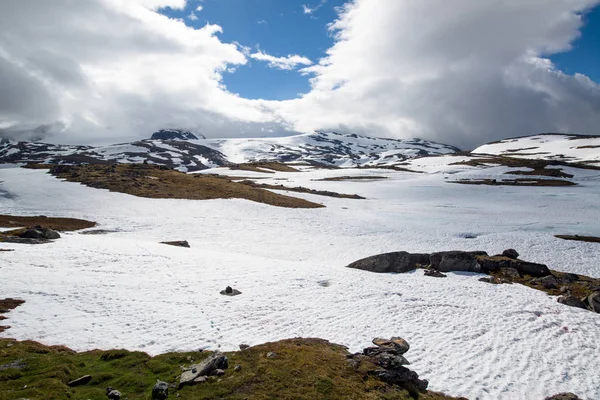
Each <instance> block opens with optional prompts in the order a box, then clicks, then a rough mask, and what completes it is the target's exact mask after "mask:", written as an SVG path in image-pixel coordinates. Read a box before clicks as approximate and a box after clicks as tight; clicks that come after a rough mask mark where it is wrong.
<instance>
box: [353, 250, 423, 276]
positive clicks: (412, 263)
mask: <svg viewBox="0 0 600 400" xmlns="http://www.w3.org/2000/svg"><path fill="white" fill-rule="evenodd" d="M427 264H429V254H411V253H407V252H406V251H397V252H393V253H385V254H378V255H376V256H371V257H366V258H363V259H360V260H358V261H355V262H353V263H352V264H350V265H348V268H355V269H361V270H363V271H371V272H378V273H385V272H398V273H401V272H408V271H412V270H415V269H417V268H418V267H419V266H425V265H427Z"/></svg>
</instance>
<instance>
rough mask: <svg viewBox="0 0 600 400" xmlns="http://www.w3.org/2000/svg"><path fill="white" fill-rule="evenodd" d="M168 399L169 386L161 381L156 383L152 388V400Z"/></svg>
mask: <svg viewBox="0 0 600 400" xmlns="http://www.w3.org/2000/svg"><path fill="white" fill-rule="evenodd" d="M167 397H169V384H168V383H167V382H163V381H156V384H155V385H154V387H153V388H152V400H165V399H166V398H167Z"/></svg>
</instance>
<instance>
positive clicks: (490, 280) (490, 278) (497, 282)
mask: <svg viewBox="0 0 600 400" xmlns="http://www.w3.org/2000/svg"><path fill="white" fill-rule="evenodd" d="M478 280H479V282H485V283H492V284H494V285H500V284H502V283H504V282H502V280H501V279H500V278H496V277H495V276H488V277H484V278H479V279H478Z"/></svg>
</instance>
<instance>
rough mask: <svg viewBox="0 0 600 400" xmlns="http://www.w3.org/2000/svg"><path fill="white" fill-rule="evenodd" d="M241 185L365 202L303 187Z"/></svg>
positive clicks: (250, 182) (346, 195)
mask: <svg viewBox="0 0 600 400" xmlns="http://www.w3.org/2000/svg"><path fill="white" fill-rule="evenodd" d="M240 183H241V184H243V185H248V186H250V187H254V188H261V189H270V190H287V191H289V192H297V193H308V194H314V195H318V196H327V197H337V198H341V199H356V200H364V197H361V196H359V195H357V194H343V193H337V192H330V191H328V190H315V189H309V188H305V187H302V186H297V187H288V186H283V185H269V184H266V183H256V182H252V181H249V180H246V181H242V182H240Z"/></svg>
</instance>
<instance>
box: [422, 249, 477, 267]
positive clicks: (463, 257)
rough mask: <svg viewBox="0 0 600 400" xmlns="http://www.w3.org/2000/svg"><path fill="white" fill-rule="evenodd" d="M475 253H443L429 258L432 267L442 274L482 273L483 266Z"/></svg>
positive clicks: (434, 254)
mask: <svg viewBox="0 0 600 400" xmlns="http://www.w3.org/2000/svg"><path fill="white" fill-rule="evenodd" d="M475 255H476V254H474V253H469V252H466V251H443V252H439V253H433V254H432V255H431V256H430V257H429V261H430V263H431V267H432V268H433V269H436V270H438V271H441V272H451V271H465V272H481V265H480V264H479V262H478V261H477V259H475Z"/></svg>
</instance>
